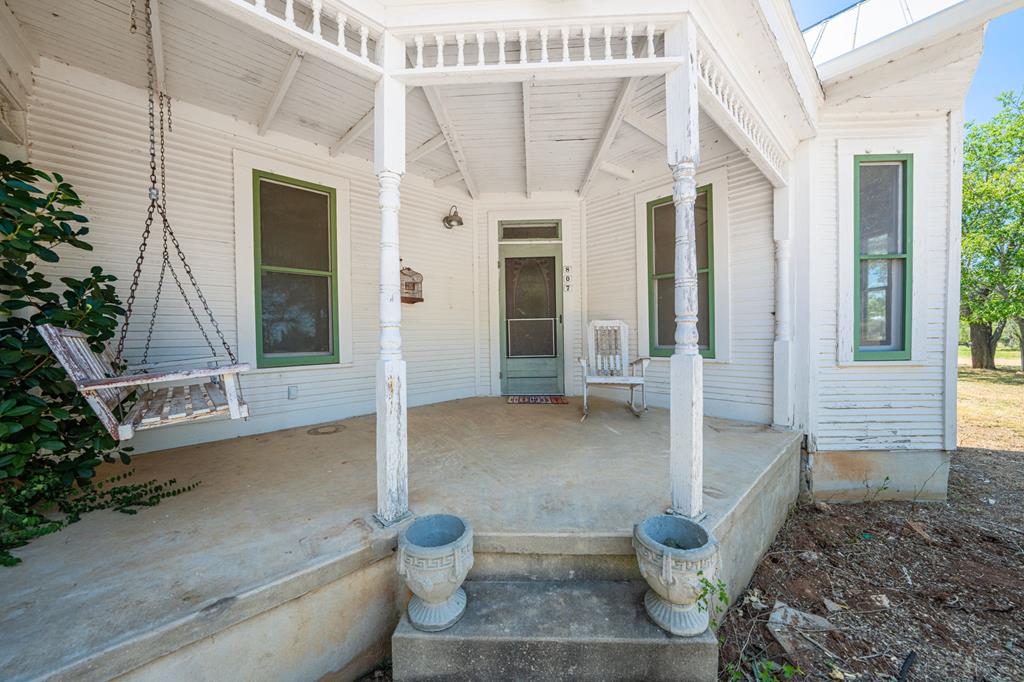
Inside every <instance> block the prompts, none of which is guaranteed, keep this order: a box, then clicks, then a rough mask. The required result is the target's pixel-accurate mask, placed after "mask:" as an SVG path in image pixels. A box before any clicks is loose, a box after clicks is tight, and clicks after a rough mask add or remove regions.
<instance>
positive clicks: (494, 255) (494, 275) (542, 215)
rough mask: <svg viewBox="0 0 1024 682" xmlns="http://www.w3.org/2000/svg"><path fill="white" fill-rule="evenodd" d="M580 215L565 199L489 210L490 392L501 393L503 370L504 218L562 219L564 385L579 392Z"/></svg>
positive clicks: (568, 390) (568, 392) (567, 393)
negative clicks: (500, 254)
mask: <svg viewBox="0 0 1024 682" xmlns="http://www.w3.org/2000/svg"><path fill="white" fill-rule="evenodd" d="M578 216H579V208H578V207H569V206H566V205H565V204H564V203H562V204H561V205H559V206H552V207H551V208H544V209H540V208H528V209H516V208H507V209H502V210H496V211H489V212H488V213H487V260H488V266H487V269H486V273H487V308H488V323H489V324H488V326H489V337H490V344H489V345H490V365H491V368H490V369H491V371H490V384H491V385H490V392H489V393H490V395H493V396H500V395H501V378H500V377H499V376H498V373H499V372H500V371H501V298H500V296H501V292H500V287H499V285H500V281H499V279H498V278H499V277H501V268H499V267H498V223H499V222H501V221H503V220H560V221H561V222H562V240H561V241H562V319H563V322H562V355H563V358H562V360H563V363H562V364H563V366H562V386H563V389H564V391H565V395H576V394H577V392H578V391H577V386H576V383H577V382H576V379H577V376H576V374H577V373H576V372H575V370H574V367H575V366H576V358H575V357H573V353H574V351H575V349H576V344H577V342H578V341H579V339H581V338H582V337H581V334H582V331H581V326H580V321H581V318H580V311H581V309H582V301H581V299H580V292H581V291H582V281H581V275H582V272H581V268H580V267H579V265H578V263H577V261H576V258H575V257H574V254H575V253H576V251H575V248H574V246H575V239H576V235H575V228H576V222H575V221H576V220H577V218H578ZM520 243H526V244H529V243H531V241H529V240H523V241H522V242H520ZM544 243H546V244H554V243H557V242H556V241H554V240H544ZM566 267H568V268H569V273H570V275H571V280H570V282H569V283H568V289H567V288H566V286H567V285H566V282H565V274H566V271H565V269H566Z"/></svg>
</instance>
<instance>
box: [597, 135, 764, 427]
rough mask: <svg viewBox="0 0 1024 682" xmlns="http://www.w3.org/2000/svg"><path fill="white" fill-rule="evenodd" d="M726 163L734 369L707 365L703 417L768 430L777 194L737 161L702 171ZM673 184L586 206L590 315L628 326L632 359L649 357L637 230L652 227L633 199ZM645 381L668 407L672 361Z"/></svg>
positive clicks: (655, 366)
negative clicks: (641, 341)
mask: <svg viewBox="0 0 1024 682" xmlns="http://www.w3.org/2000/svg"><path fill="white" fill-rule="evenodd" d="M702 132H703V131H702ZM712 141H713V139H712V138H709V142H712ZM723 152H726V153H728V150H726V149H723ZM715 157H717V159H716V158H715ZM723 159H724V160H725V165H726V168H727V172H728V174H729V238H730V247H729V248H730V258H729V275H728V276H729V278H730V283H731V287H732V296H731V308H732V314H731V320H732V325H731V326H732V329H731V337H732V356H731V359H730V360H729V361H728V362H716V361H713V360H712V361H705V363H704V399H705V411H706V412H707V414H710V415H714V416H721V417H732V418H743V419H750V420H754V421H759V422H764V423H769V422H771V418H772V341H773V333H774V332H773V325H774V310H775V302H774V272H775V265H774V264H775V251H774V248H775V247H774V242H773V240H772V202H773V197H772V187H771V185H770V184H769V183H768V181H767V179H765V177H764V176H763V175H762V174H761V172H760V171H759V170H757V168H756V167H755V166H754V165H753V163H751V162H750V161H749V160H747V159H745V158H739V159H736V158H735V157H734V156H733V155H732V154H728V156H725V155H723V154H716V155H714V156H712V155H710V154H709V158H708V160H707V161H705V162H704V165H703V167H712V166H720V165H721V163H722V162H723ZM669 183H671V176H670V175H669V174H668V172H667V171H666V173H665V174H664V176H662V177H659V178H657V179H656V180H652V181H648V182H643V183H636V185H635V186H630V187H629V188H628V189H621V190H620V191H619V192H617V193H615V194H607V195H603V196H600V197H599V198H594V199H591V200H590V201H588V202H587V205H586V216H587V218H586V219H587V246H586V252H587V275H588V278H587V316H588V319H622V320H625V321H626V322H627V323H628V324H629V328H630V347H631V349H632V351H633V352H632V354H633V355H634V357H635V356H636V354H637V353H639V354H640V355H648V354H649V352H650V351H649V349H646V348H640V349H639V350H637V343H638V334H637V324H638V315H637V292H636V286H637V284H636V244H635V237H634V231H635V230H637V229H646V226H644V225H635V222H636V217H635V205H634V195H635V194H637V193H640V192H644V191H647V190H649V189H654V188H656V187H658V186H662V185H667V184H669ZM595 194H597V192H595ZM715 228H716V229H719V226H717V225H716V226H715ZM647 376H648V387H649V388H648V397H649V399H650V401H651V402H652V404H655V405H663V406H667V405H668V396H669V360H668V358H654V359H653V360H652V362H651V366H650V369H649V370H648V375H647Z"/></svg>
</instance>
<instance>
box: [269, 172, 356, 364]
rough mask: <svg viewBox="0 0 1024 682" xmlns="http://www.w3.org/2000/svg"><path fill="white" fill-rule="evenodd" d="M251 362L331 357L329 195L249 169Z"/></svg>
mask: <svg viewBox="0 0 1024 682" xmlns="http://www.w3.org/2000/svg"><path fill="white" fill-rule="evenodd" d="M252 182H253V192H252V196H253V222H254V230H255V235H254V237H255V238H254V240H253V244H254V250H255V259H256V267H255V272H256V282H255V285H256V357H257V364H258V366H259V367H286V366H292V365H316V364H324V363H334V362H338V357H339V355H338V265H337V264H338V258H337V244H336V243H335V241H336V240H335V235H336V225H335V216H336V215H337V211H336V206H337V196H336V192H335V189H334V188H333V187H324V186H322V185H316V184H313V183H310V182H305V181H302V180H297V179H295V178H288V177H284V176H280V175H274V174H272V173H267V172H264V171H260V170H254V171H253V174H252Z"/></svg>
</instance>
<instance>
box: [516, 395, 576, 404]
mask: <svg viewBox="0 0 1024 682" xmlns="http://www.w3.org/2000/svg"><path fill="white" fill-rule="evenodd" d="M508 404H509V405H568V404H569V399H568V398H566V397H565V396H561V395H510V396H509V397H508Z"/></svg>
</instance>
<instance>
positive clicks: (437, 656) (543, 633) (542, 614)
mask: <svg viewBox="0 0 1024 682" xmlns="http://www.w3.org/2000/svg"><path fill="white" fill-rule="evenodd" d="M465 588H466V592H467V593H468V595H469V605H468V606H467V609H466V615H465V616H464V617H463V618H462V620H461V621H459V622H458V623H456V624H455V626H453V627H452V628H450V629H449V630H445V631H444V632H434V633H425V632H420V631H419V630H416V629H414V628H413V627H412V626H411V625H409V621H408V618H407V617H405V616H403V617H402V621H401V622H400V623H399V625H398V628H397V629H396V630H395V634H394V637H392V640H391V642H392V644H391V646H392V661H393V663H394V677H395V680H396V681H401V682H407V681H414V680H415V681H420V680H453V681H457V680H465V681H467V682H469V681H476V680H651V681H656V680H673V681H677V682H678V681H682V682H689V681H692V682H713V681H714V680H715V679H717V664H718V643H717V641H716V640H715V637H714V635H713V634H712V633H711V632H710V631H705V632H704V634H702V635H698V636H696V637H674V636H672V635H669V634H668V633H666V632H664V631H662V630H661V629H659V628H658V627H657V626H655V625H654V624H653V623H652V622H651V621H650V619H649V618H648V617H647V614H646V613H645V612H644V608H643V604H642V600H643V595H644V593H645V592H646V591H647V584H646V583H644V582H638V581H619V582H612V581H571V582H566V581H559V582H546V581H544V582H535V581H509V582H505V581H483V582H478V581H469V582H467V583H466V585H465Z"/></svg>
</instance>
